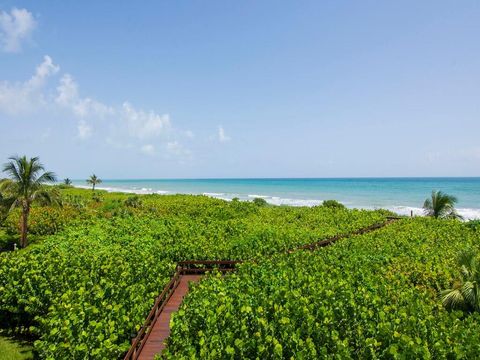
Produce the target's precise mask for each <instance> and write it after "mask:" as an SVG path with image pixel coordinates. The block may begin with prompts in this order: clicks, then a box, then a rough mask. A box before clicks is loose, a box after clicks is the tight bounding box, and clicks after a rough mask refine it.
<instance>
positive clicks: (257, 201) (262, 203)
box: [252, 198, 268, 206]
mask: <svg viewBox="0 0 480 360" xmlns="http://www.w3.org/2000/svg"><path fill="white" fill-rule="evenodd" d="M252 202H253V203H254V204H255V205H257V206H267V205H268V203H267V200H265V199H262V198H254V199H253V201H252Z"/></svg>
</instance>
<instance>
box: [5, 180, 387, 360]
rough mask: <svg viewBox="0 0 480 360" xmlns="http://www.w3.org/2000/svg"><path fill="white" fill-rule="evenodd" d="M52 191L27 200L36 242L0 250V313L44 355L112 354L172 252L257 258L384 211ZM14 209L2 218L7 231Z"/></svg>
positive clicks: (160, 282)
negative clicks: (57, 199)
mask: <svg viewBox="0 0 480 360" xmlns="http://www.w3.org/2000/svg"><path fill="white" fill-rule="evenodd" d="M60 193H61V203H62V207H54V206H40V205H38V204H37V205H36V206H34V207H32V211H31V216H30V218H29V221H30V230H31V232H32V234H33V233H34V234H35V235H36V236H39V238H38V240H37V242H36V243H35V244H31V246H29V247H28V248H26V249H24V250H21V251H15V252H10V253H4V254H0V292H1V296H0V314H2V315H3V316H4V318H5V319H8V322H9V324H8V325H9V327H10V328H12V329H15V330H16V331H20V332H22V333H26V334H29V335H30V336H33V337H35V338H36V339H37V340H36V341H35V349H36V350H37V351H38V353H39V354H40V356H41V357H42V358H55V359H60V358H73V359H77V358H92V359H102V358H108V359H113V358H118V357H120V356H121V355H122V354H123V353H124V352H125V351H126V350H127V349H128V347H129V345H130V339H131V336H132V335H134V334H136V332H137V331H138V329H139V327H140V326H141V325H142V324H143V321H144V319H145V316H146V314H147V313H148V311H149V310H150V308H151V306H152V304H153V301H154V299H155V297H156V296H157V295H158V293H159V292H160V291H161V290H162V288H163V286H164V285H165V284H166V283H167V282H168V280H169V278H170V276H171V275H172V274H173V272H174V268H175V263H176V262H177V261H179V260H190V259H198V260H203V259H262V258H264V257H267V256H271V255H274V254H275V253H277V252H286V251H287V250H288V249H290V248H294V247H296V246H299V245H302V244H306V243H311V242H314V241H318V240H320V239H323V238H326V237H329V236H333V235H337V234H346V233H349V232H351V231H354V230H357V229H360V228H363V227H366V226H369V225H371V224H374V223H379V222H383V221H384V220H385V216H386V215H388V214H389V213H388V212H384V211H361V210H347V209H340V210H338V209H337V210H332V209H329V208H326V207H315V208H293V207H273V206H257V205H256V204H254V203H250V202H240V201H235V202H233V201H232V202H226V201H223V200H218V199H212V198H209V197H205V196H188V195H175V196H160V195H147V196H132V195H127V194H110V193H106V192H101V191H100V192H99V191H96V192H95V193H93V194H92V192H90V191H87V190H79V189H74V188H68V189H62V190H60ZM19 216H20V214H18V213H16V212H13V213H11V214H10V215H9V216H8V218H7V220H6V223H5V226H6V229H7V231H12V232H13V231H14V226H13V224H16V223H17V220H18V217H19ZM9 229H10V230H9Z"/></svg>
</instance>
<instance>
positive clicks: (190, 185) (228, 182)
mask: <svg viewBox="0 0 480 360" xmlns="http://www.w3.org/2000/svg"><path fill="white" fill-rule="evenodd" d="M457 181H460V182H461V183H462V182H473V183H474V186H477V183H478V187H479V191H480V178H435V179H434V178H418V179H414V178H402V179H394V178H388V179H386V178H375V179H374V178H369V179H367V178H362V179H358V178H357V179H353V178H351V179H348V178H343V179H333V178H330V179H300V178H297V179H210V180H207V179H204V180H192V179H181V180H150V179H141V180H119V179H117V180H104V182H103V183H102V184H101V185H97V187H96V189H98V190H104V191H108V192H122V193H131V194H139V195H141V194H158V195H174V194H186V195H205V196H210V197H213V198H217V199H222V200H226V201H231V200H232V199H233V198H238V199H239V200H242V201H251V200H253V199H254V198H255V197H259V198H263V199H265V201H267V203H269V204H271V205H286V206H307V207H311V206H317V205H321V204H322V203H323V201H324V200H330V199H334V200H337V201H339V202H341V203H343V204H344V205H345V206H346V207H348V208H358V209H366V210H375V209H385V210H389V211H392V212H394V213H397V214H399V215H405V216H409V215H410V214H411V213H412V212H413V215H415V216H419V215H423V209H422V207H421V205H422V204H423V200H424V198H426V197H427V196H428V195H429V194H430V192H431V190H429V188H430V185H428V186H427V187H426V188H425V190H424V191H422V192H421V193H420V196H419V197H418V200H410V201H409V203H405V202H403V203H402V200H404V199H403V198H402V194H400V195H398V194H397V197H398V198H399V199H400V200H399V201H398V202H396V201H395V199H391V200H389V201H390V204H387V203H381V201H383V199H380V201H379V198H381V197H382V196H383V197H385V198H389V197H391V194H390V193H389V192H391V191H399V190H398V189H397V188H398V187H399V184H398V183H400V184H404V183H413V184H416V183H420V184H423V182H427V183H430V182H439V183H443V182H445V183H448V184H450V186H452V184H453V185H454V187H456V186H457V184H456V183H457ZM312 182H313V183H316V182H318V183H320V184H319V186H320V187H321V186H323V184H325V183H327V185H328V186H329V187H330V188H331V187H332V186H334V187H335V186H336V189H335V190H336V191H337V192H339V189H341V190H342V191H343V194H342V195H343V197H341V196H335V195H336V194H333V193H332V191H331V189H330V188H328V189H326V190H325V191H324V190H323V189H322V192H324V193H320V191H317V190H316V188H314V187H312V186H310V184H311V183H312ZM332 183H333V184H334V185H331V184H332ZM351 183H353V185H352V184H351ZM370 183H372V184H370ZM378 183H381V184H384V185H385V186H386V187H385V189H383V190H381V191H376V189H374V187H375V185H377V184H378ZM73 185H74V186H75V187H77V188H82V189H89V188H90V186H88V185H86V184H81V182H80V181H74V184H73ZM441 185H442V184H441ZM460 185H463V184H460ZM348 186H351V188H349V189H347V191H344V190H343V188H344V187H348ZM302 187H303V188H302ZM362 187H367V188H368V191H370V192H371V198H372V199H371V203H370V204H369V203H367V202H369V201H370V197H369V194H368V193H365V194H363V193H362V196H363V198H360V196H358V194H357V193H361V192H362V191H363V192H365V189H363V188H362ZM302 189H303V193H302V191H301V190H302ZM312 189H313V190H312ZM392 189H393V190H392ZM407 190H408V189H407ZM454 190H455V189H454ZM329 191H330V192H329ZM382 191H383V192H382ZM448 192H449V193H452V194H454V195H456V192H455V191H450V190H449V191H448ZM349 194H353V195H352V196H351V200H350V199H349ZM315 195H317V196H315ZM404 195H405V197H408V196H410V194H409V193H408V191H405V194H404ZM421 196H424V198H423V199H422V198H421ZM357 199H360V201H359V200H357ZM375 201H376V202H375ZM362 202H363V203H362ZM413 204H415V205H413ZM479 204H480V203H479ZM457 210H458V213H459V214H460V215H462V216H463V217H464V218H465V219H466V220H472V219H480V208H477V207H466V206H458V208H457Z"/></svg>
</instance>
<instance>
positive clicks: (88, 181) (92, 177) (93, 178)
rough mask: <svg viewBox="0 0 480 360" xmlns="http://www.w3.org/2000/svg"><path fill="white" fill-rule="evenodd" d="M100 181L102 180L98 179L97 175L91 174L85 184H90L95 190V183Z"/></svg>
mask: <svg viewBox="0 0 480 360" xmlns="http://www.w3.org/2000/svg"><path fill="white" fill-rule="evenodd" d="M101 182H102V180H100V179H99V178H98V177H97V175H95V174H93V175H92V176H90V179H88V180H87V184H90V185H92V191H95V185H98V184H100V183H101Z"/></svg>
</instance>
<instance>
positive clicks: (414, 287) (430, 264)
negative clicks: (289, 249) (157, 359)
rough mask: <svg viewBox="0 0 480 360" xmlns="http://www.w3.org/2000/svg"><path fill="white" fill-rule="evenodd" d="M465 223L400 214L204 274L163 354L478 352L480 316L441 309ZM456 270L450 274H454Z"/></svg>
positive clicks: (465, 239) (465, 235) (466, 239)
mask: <svg viewBox="0 0 480 360" xmlns="http://www.w3.org/2000/svg"><path fill="white" fill-rule="evenodd" d="M479 240H480V239H479V236H478V235H474V234H472V233H471V232H469V231H468V230H467V229H466V228H465V227H463V226H462V224H460V223H458V222H455V221H450V222H448V221H447V222H441V221H435V220H430V219H415V220H402V221H401V222H399V223H397V224H394V225H390V226H389V227H387V228H385V229H382V230H379V231H378V232H375V233H369V234H366V235H362V236H355V237H352V238H351V239H346V240H342V241H341V242H338V243H336V244H335V245H334V246H331V247H327V248H323V249H319V250H317V251H315V252H305V251H302V252H296V253H293V254H290V255H281V256H275V257H273V258H272V259H270V260H266V261H263V262H258V263H247V264H245V265H242V266H241V268H240V271H239V273H238V274H235V275H232V276H227V277H225V278H222V277H221V276H211V277H210V278H208V279H204V280H203V281H202V282H200V283H199V284H198V285H195V287H194V290H193V291H191V292H190V293H189V295H188V296H187V298H186V299H185V301H184V303H183V304H182V306H181V308H180V310H179V311H178V312H177V313H175V314H174V317H173V320H172V322H171V324H172V332H171V336H170V338H169V340H168V347H167V351H166V353H165V354H164V355H165V357H166V358H168V359H291V358H296V359H318V358H339V359H348V358H361V359H363V358H365V359H370V358H373V359H378V358H403V359H418V358H423V359H445V358H450V359H453V358H467V359H473V358H477V357H478V354H479V353H480V333H479V332H478V327H479V326H480V315H479V314H477V313H475V314H470V315H467V314H463V313H462V312H458V311H457V312H448V311H446V310H444V309H443V307H442V305H441V301H440V299H439V296H438V294H439V290H441V289H444V288H445V286H448V285H449V283H450V282H451V281H452V279H454V278H455V276H456V274H455V273H454V272H455V271H456V266H455V264H454V263H455V257H456V256H455V255H456V254H457V253H458V251H459V250H460V249H463V248H464V247H465V246H474V247H476V248H477V249H478V247H479V245H480V244H479ZM452 271H453V272H452Z"/></svg>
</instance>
